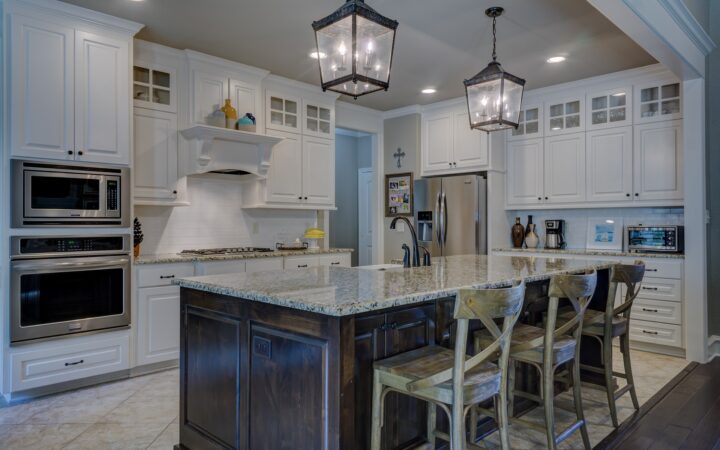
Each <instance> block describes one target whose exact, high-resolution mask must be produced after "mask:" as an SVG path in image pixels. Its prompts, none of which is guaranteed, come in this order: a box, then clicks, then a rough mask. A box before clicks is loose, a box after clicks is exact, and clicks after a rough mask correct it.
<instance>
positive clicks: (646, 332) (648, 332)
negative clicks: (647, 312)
mask: <svg viewBox="0 0 720 450" xmlns="http://www.w3.org/2000/svg"><path fill="white" fill-rule="evenodd" d="M642 332H643V333H645V334H658V332H657V331H648V330H642Z"/></svg>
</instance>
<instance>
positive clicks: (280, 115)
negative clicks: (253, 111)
mask: <svg viewBox="0 0 720 450" xmlns="http://www.w3.org/2000/svg"><path fill="white" fill-rule="evenodd" d="M301 108H302V99H301V98H300V97H299V96H296V95H289V94H285V93H281V92H275V91H271V90H268V91H266V93H265V128H267V129H268V130H278V131H288V132H290V133H300V132H301V131H302V124H301V120H302V114H301V112H302V111H301Z"/></svg>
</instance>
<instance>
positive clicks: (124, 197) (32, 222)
mask: <svg viewBox="0 0 720 450" xmlns="http://www.w3.org/2000/svg"><path fill="white" fill-rule="evenodd" d="M12 164H13V170H12V174H13V205H12V210H13V211H12V224H13V227H16V228H19V227H38V226H44V227H48V226H78V225H82V226H115V227H129V226H130V198H129V195H128V194H129V187H130V186H129V185H130V177H129V176H128V173H129V172H128V169H126V168H114V167H96V166H87V165H79V164H72V165H67V164H62V165H59V164H54V163H44V162H37V161H23V160H13V162H12Z"/></svg>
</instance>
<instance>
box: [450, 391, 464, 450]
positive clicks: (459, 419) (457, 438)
mask: <svg viewBox="0 0 720 450" xmlns="http://www.w3.org/2000/svg"><path fill="white" fill-rule="evenodd" d="M464 409H465V408H464V407H463V404H462V402H457V401H455V402H453V405H452V420H451V421H450V430H452V431H451V436H452V440H451V442H450V448H451V449H452V450H455V449H457V450H464V449H465V447H466V445H465V411H464Z"/></svg>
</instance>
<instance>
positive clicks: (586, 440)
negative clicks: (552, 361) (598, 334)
mask: <svg viewBox="0 0 720 450" xmlns="http://www.w3.org/2000/svg"><path fill="white" fill-rule="evenodd" d="M571 364H572V378H573V400H575V414H576V416H577V420H578V421H581V422H582V426H580V434H581V435H582V440H583V445H585V450H590V449H591V448H592V447H591V446H590V437H589V436H588V430H587V424H586V423H585V413H584V412H583V406H582V390H581V387H580V383H581V381H580V363H579V361H577V360H573V361H572V363H571Z"/></svg>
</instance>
